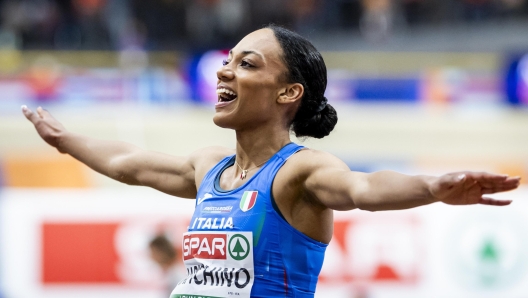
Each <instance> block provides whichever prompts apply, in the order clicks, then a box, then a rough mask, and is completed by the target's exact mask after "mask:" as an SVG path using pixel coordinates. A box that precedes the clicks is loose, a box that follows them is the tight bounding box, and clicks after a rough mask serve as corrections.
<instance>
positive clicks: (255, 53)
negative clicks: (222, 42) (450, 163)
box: [229, 50, 264, 60]
mask: <svg viewBox="0 0 528 298" xmlns="http://www.w3.org/2000/svg"><path fill="white" fill-rule="evenodd" d="M229 54H231V55H233V50H229ZM249 54H254V55H257V56H259V57H260V59H262V60H264V56H262V55H261V54H260V53H257V52H255V51H250V50H246V51H242V55H244V56H247V55H249Z"/></svg>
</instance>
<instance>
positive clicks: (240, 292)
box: [171, 231, 255, 298]
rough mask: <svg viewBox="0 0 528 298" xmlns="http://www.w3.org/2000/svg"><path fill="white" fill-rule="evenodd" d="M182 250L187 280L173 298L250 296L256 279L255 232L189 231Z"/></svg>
mask: <svg viewBox="0 0 528 298" xmlns="http://www.w3.org/2000/svg"><path fill="white" fill-rule="evenodd" d="M182 247H183V263H184V264H185V267H187V278H185V279H183V280H182V281H180V282H179V283H178V285H177V286H176V288H174V290H173V291H172V293H171V298H213V297H214V298H216V297H222V298H227V297H240V298H243V297H247V298H249V297H250V293H251V287H252V286H253V282H254V280H255V270H254V265H253V233H252V232H208V231H205V232H204V231H199V232H187V233H185V234H184V235H183V246H182Z"/></svg>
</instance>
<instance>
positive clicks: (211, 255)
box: [183, 234, 247, 261]
mask: <svg viewBox="0 0 528 298" xmlns="http://www.w3.org/2000/svg"><path fill="white" fill-rule="evenodd" d="M246 241H247V240H246ZM226 242H227V235H226V234H190V235H184V236H183V260H184V261H185V260H189V259H194V258H200V259H217V260H225V259H226Z"/></svg>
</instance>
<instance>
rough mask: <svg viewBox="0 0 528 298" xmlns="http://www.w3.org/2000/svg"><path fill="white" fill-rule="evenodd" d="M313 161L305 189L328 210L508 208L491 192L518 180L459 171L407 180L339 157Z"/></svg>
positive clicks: (514, 185) (512, 186) (325, 156)
mask: <svg viewBox="0 0 528 298" xmlns="http://www.w3.org/2000/svg"><path fill="white" fill-rule="evenodd" d="M314 154H317V155H320V156H319V157H316V156H314V157H313V158H311V159H309V160H312V163H313V165H312V166H311V168H312V170H311V171H309V172H308V173H309V174H308V175H307V179H306V182H305V188H306V190H307V191H308V193H310V194H311V195H312V196H313V197H315V198H316V199H317V200H318V201H319V202H321V203H322V204H323V205H325V206H327V207H328V208H331V209H334V210H350V209H354V208H360V209H364V210H369V211H379V210H398V209H407V208H413V207H417V206H421V205H426V204H430V203H434V202H444V203H446V204H451V205H470V204H485V205H495V206H504V205H509V204H510V203H511V201H509V200H495V199H491V198H489V197H486V196H485V195H487V194H492V193H497V192H503V191H508V190H512V189H515V188H517V187H518V186H519V181H520V178H519V177H508V176H507V175H496V174H491V173H484V172H457V173H450V174H446V175H442V176H439V177H435V176H424V175H421V176H408V175H404V174H400V173H396V172H392V171H380V172H374V173H359V172H352V171H350V170H349V169H348V167H347V166H346V165H345V164H344V163H343V162H342V161H340V160H339V159H337V158H335V157H333V156H331V155H329V154H325V153H318V152H317V153H314Z"/></svg>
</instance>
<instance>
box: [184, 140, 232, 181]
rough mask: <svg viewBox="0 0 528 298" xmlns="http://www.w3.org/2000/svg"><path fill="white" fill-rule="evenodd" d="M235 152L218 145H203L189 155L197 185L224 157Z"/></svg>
mask: <svg viewBox="0 0 528 298" xmlns="http://www.w3.org/2000/svg"><path fill="white" fill-rule="evenodd" d="M232 154H235V150H234V149H231V148H225V147H220V146H211V147H205V148H202V149H199V150H196V151H195V152H193V153H192V154H191V155H190V161H191V163H192V166H193V168H194V171H195V181H196V184H197V186H199V184H200V183H201V182H202V179H203V177H204V176H205V174H206V173H207V172H208V171H209V170H210V169H211V168H212V167H214V166H215V165H216V164H217V163H218V162H220V160H222V159H223V158H224V157H226V156H229V155H232Z"/></svg>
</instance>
